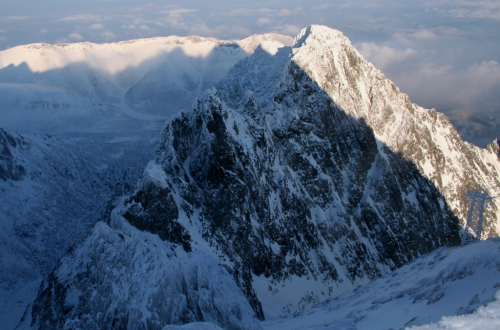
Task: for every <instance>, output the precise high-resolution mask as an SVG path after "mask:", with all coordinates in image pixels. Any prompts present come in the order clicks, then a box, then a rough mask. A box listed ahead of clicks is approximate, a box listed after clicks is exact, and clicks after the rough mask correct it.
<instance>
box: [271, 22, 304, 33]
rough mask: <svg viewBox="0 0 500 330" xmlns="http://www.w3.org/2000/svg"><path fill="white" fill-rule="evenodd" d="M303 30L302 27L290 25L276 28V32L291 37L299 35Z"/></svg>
mask: <svg viewBox="0 0 500 330" xmlns="http://www.w3.org/2000/svg"><path fill="white" fill-rule="evenodd" d="M301 29H302V28H301V27H300V26H296V25H289V24H285V25H280V26H276V27H274V30H275V32H278V33H281V34H286V35H289V36H296V35H297V33H299V32H300V30H301Z"/></svg>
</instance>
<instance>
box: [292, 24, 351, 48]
mask: <svg viewBox="0 0 500 330" xmlns="http://www.w3.org/2000/svg"><path fill="white" fill-rule="evenodd" d="M309 38H312V39H316V40H318V41H326V40H333V39H338V40H339V41H347V42H349V40H348V39H347V38H346V37H345V36H344V34H343V33H342V32H341V31H339V30H335V29H331V28H329V27H327V26H324V25H311V26H308V27H306V28H304V29H302V30H300V32H299V33H298V34H297V36H296V37H295V40H294V43H293V47H294V48H297V47H301V46H302V45H303V44H304V43H305V42H306V41H307V40H308V39H309Z"/></svg>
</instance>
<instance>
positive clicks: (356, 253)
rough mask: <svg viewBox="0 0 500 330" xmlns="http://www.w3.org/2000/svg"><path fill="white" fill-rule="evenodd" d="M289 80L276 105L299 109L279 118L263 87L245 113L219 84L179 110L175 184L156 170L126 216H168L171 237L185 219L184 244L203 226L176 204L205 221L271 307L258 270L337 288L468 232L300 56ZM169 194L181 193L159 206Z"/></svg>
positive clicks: (213, 239) (168, 168)
mask: <svg viewBox="0 0 500 330" xmlns="http://www.w3.org/2000/svg"><path fill="white" fill-rule="evenodd" d="M285 83H286V85H284V86H283V87H282V89H281V90H280V92H279V93H278V94H277V95H276V96H275V102H276V103H277V105H276V108H278V109H279V107H280V106H282V107H283V108H284V109H290V108H292V109H298V110H297V115H296V116H294V117H293V118H292V119H291V120H287V121H281V122H279V124H278V125H276V124H275V125H274V126H272V125H271V124H270V122H271V120H269V119H267V118H266V115H265V114H264V113H263V112H262V111H261V109H260V108H259V106H258V105H257V102H256V100H255V99H254V98H253V97H252V96H251V97H250V98H249V99H248V101H247V102H246V104H245V106H244V108H243V110H242V111H241V112H236V111H234V110H231V109H229V108H227V107H226V106H225V105H224V104H223V103H222V102H221V101H220V99H219V97H218V95H217V93H216V92H215V90H213V91H211V92H209V93H208V94H207V95H206V96H205V98H204V99H203V100H202V101H200V102H199V103H198V106H197V107H196V109H194V110H193V111H192V112H189V113H183V114H181V115H180V116H178V117H176V118H174V119H173V120H172V122H171V123H170V124H169V125H168V126H167V128H166V129H165V131H164V133H163V139H162V142H161V144H160V147H159V149H158V156H157V159H156V161H155V162H156V164H157V165H158V166H160V167H161V169H162V170H163V171H164V175H165V179H166V184H165V185H164V188H161V186H159V185H154V184H153V182H154V181H155V178H154V177H153V176H152V177H149V178H148V176H147V175H146V178H145V181H144V182H145V183H144V184H143V187H142V188H141V189H140V190H139V191H138V192H137V193H136V194H135V195H134V196H133V197H131V201H132V202H130V203H129V204H128V210H127V211H126V212H125V213H124V216H125V218H128V217H130V214H131V213H134V214H147V217H148V218H149V219H159V221H160V222H158V223H162V222H161V221H162V220H161V219H166V218H168V224H167V225H162V226H159V227H158V228H152V227H151V228H146V229H147V230H149V231H151V232H153V233H158V234H159V235H160V237H162V236H165V235H164V234H163V231H165V230H166V228H169V230H171V228H181V229H178V230H176V232H177V233H180V234H179V235H178V236H177V237H176V238H174V239H171V241H175V242H177V243H181V244H182V245H183V246H188V244H189V242H187V241H186V238H187V237H188V235H187V234H185V232H189V231H190V230H192V229H191V228H190V227H189V225H188V226H186V225H185V222H184V223H183V222H182V221H178V220H177V219H176V218H175V216H174V217H172V216H169V215H173V214H182V216H180V218H186V219H189V221H196V222H198V221H199V222H200V223H201V225H202V233H203V239H204V240H206V241H207V242H208V243H209V244H210V245H211V246H212V247H213V248H214V249H216V250H218V251H221V252H222V254H223V255H224V256H227V258H228V259H229V260H230V263H231V266H229V263H228V266H227V267H228V269H229V270H230V272H231V273H232V274H233V276H234V277H235V280H236V281H237V283H239V285H240V287H241V289H242V290H243V292H244V293H245V294H246V296H247V297H248V298H249V301H250V303H251V305H252V307H253V308H254V310H255V312H256V315H257V316H258V317H260V318H263V311H262V308H261V304H260V302H259V299H258V296H257V295H256V292H255V289H254V288H253V286H252V277H253V276H261V275H263V276H264V277H265V278H267V279H270V281H271V282H275V283H279V282H282V281H284V280H286V279H289V278H291V277H293V276H296V277H308V278H314V281H318V282H320V283H323V284H324V285H325V288H326V290H329V291H330V292H329V293H332V292H333V290H334V285H335V284H336V283H339V282H340V283H341V282H343V281H346V280H347V281H349V282H351V284H354V283H356V282H358V281H359V280H360V279H365V280H371V279H374V278H376V277H379V276H380V275H382V274H383V273H385V272H386V271H387V269H395V268H396V267H399V266H401V265H403V264H404V263H406V262H408V261H410V260H412V259H413V258H415V257H417V256H419V255H421V254H423V253H427V252H430V251H431V250H433V249H435V248H437V247H439V246H443V245H455V244H458V243H459V239H458V230H459V226H458V220H457V219H456V217H455V216H454V215H453V213H452V212H451V211H450V209H449V208H448V206H447V205H446V202H445V201H444V199H443V197H442V196H441V195H440V193H439V191H438V190H437V189H436V187H435V186H434V185H433V184H432V183H431V182H430V181H429V180H427V179H426V178H424V177H422V175H421V174H420V173H419V171H418V170H417V168H416V167H415V165H414V164H412V163H411V162H409V161H407V160H405V159H404V157H403V156H402V155H399V154H395V153H393V152H392V151H391V150H390V149H389V148H387V147H385V146H384V145H383V144H381V143H380V142H379V141H377V139H376V138H375V136H374V134H373V130H372V129H371V128H370V127H369V126H368V125H367V124H366V123H365V122H364V121H357V120H355V119H354V118H352V117H351V116H349V115H347V114H346V113H345V112H344V111H342V109H340V108H339V107H338V106H337V105H336V104H335V103H334V102H333V101H332V100H331V99H330V98H329V97H328V96H327V95H326V94H325V93H324V92H323V91H322V90H321V89H320V88H318V86H317V84H315V83H314V82H313V81H312V80H311V79H309V78H308V76H307V75H305V74H304V73H303V72H301V71H300V69H299V68H298V67H296V66H294V65H290V66H289V69H288V72H287V79H286V80H285ZM297 86H300V88H298V87H297ZM280 102H282V103H280ZM285 107H286V108H285ZM282 111H283V112H285V110H282ZM271 115H274V116H278V115H279V114H278V113H277V112H275V113H272V114H270V116H271ZM285 115H287V114H286V113H283V116H285ZM290 117H291V116H290ZM378 144H381V146H380V147H378ZM167 196H168V198H167ZM409 196H412V197H409ZM162 198H163V199H164V200H165V201H167V200H169V201H175V202H164V203H162V204H161V208H159V207H157V205H158V202H157V201H158V200H159V199H162ZM138 201H140V203H139V202H138ZM148 205H153V206H151V207H148ZM195 219H196V220H195ZM134 221H135V220H132V221H131V223H133V224H134ZM138 228H141V227H138ZM142 228H144V227H142ZM170 232H171V233H172V234H173V232H172V231H170ZM174 236H175V235H174ZM187 251H190V250H189V249H188V250H187ZM339 273H342V274H343V276H339Z"/></svg>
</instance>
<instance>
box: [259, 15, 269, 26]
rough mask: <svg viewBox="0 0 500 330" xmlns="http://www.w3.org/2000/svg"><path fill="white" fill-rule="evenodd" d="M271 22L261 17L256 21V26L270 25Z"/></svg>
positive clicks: (267, 18)
mask: <svg viewBox="0 0 500 330" xmlns="http://www.w3.org/2000/svg"><path fill="white" fill-rule="evenodd" d="M271 22H272V20H271V19H270V18H269V17H261V18H259V19H258V20H257V22H256V24H257V25H261V26H262V25H268V24H271Z"/></svg>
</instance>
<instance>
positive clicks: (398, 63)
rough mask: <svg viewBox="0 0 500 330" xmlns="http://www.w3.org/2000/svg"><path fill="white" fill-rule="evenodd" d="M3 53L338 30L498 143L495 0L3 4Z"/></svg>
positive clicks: (427, 99) (428, 101)
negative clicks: (35, 46) (317, 27)
mask: <svg viewBox="0 0 500 330" xmlns="http://www.w3.org/2000/svg"><path fill="white" fill-rule="evenodd" d="M0 6H1V7H0V8H2V10H1V12H0V50H4V49H7V48H10V47H13V46H17V45H22V44H28V43H35V42H46V43H62V42H80V41H91V42H97V43H103V42H114V41H121V40H129V39H136V38H146V37H155V36H168V35H173V34H175V35H180V36H186V35H193V34H194V35H200V36H207V37H208V36H210V37H215V38H219V39H241V38H244V37H247V36H249V35H251V34H255V33H265V32H278V33H283V34H287V35H291V36H294V35H295V34H296V33H297V32H298V31H299V30H300V29H301V28H303V27H305V26H308V25H311V24H323V25H327V26H329V27H332V28H336V29H339V30H341V31H342V32H344V34H345V35H346V36H347V37H349V38H350V39H351V41H352V43H353V44H354V45H355V46H356V47H357V49H358V50H359V51H360V52H361V53H362V54H363V55H364V56H365V57H366V58H367V59H368V60H370V61H371V62H373V63H374V64H375V65H376V66H377V67H378V68H379V69H380V70H381V71H382V72H384V73H385V74H386V76H387V77H389V78H390V79H392V80H393V81H394V82H395V83H396V85H398V86H399V87H400V88H401V89H402V90H403V91H404V92H406V93H407V94H409V96H410V99H411V100H412V101H413V102H415V103H418V104H420V105H422V106H424V107H427V108H436V109H437V110H439V111H442V112H445V113H446V114H447V115H448V116H450V118H452V120H453V121H454V123H455V125H456V126H458V127H459V130H460V131H461V133H462V135H463V136H464V137H465V138H467V139H469V140H472V141H474V142H475V143H476V144H479V145H484V144H486V143H487V142H488V140H492V139H493V138H494V137H500V64H499V63H500V1H499V0H479V1H460V0H436V1H425V0H424V1H414V0H398V1H396V0H374V1H358V0H356V1H329V2H326V1H307V2H306V1H296V0H287V1H282V0H275V1H272V0H270V1H260V0H253V1H244V2H241V1H240V2H238V1H228V0H216V1H211V2H208V1H198V0H185V1H182V2H175V1H156V2H146V1H140V0H136V1H131V0H120V1H113V0H86V1H77V0H45V1H40V0H17V1H14V0H0Z"/></svg>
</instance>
